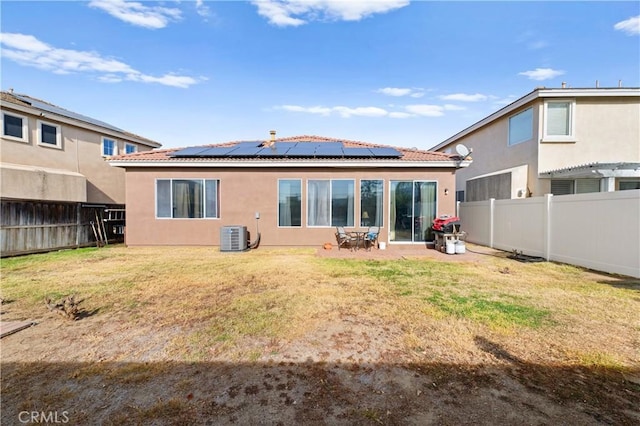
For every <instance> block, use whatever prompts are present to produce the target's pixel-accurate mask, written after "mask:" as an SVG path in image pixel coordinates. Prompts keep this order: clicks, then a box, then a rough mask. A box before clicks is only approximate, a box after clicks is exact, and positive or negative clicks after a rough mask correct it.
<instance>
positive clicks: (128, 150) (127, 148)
mask: <svg viewBox="0 0 640 426" xmlns="http://www.w3.org/2000/svg"><path fill="white" fill-rule="evenodd" d="M134 152H138V147H137V146H136V145H134V144H131V143H125V144H124V153H125V154H133V153H134Z"/></svg>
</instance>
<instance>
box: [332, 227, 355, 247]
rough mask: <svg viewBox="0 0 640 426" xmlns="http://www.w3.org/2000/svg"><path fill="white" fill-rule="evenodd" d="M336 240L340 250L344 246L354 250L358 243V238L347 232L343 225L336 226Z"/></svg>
mask: <svg viewBox="0 0 640 426" xmlns="http://www.w3.org/2000/svg"><path fill="white" fill-rule="evenodd" d="M336 241H337V242H338V250H340V249H341V248H342V247H346V248H348V249H349V250H352V249H353V246H354V245H355V244H356V239H355V238H354V237H353V236H352V235H351V234H349V233H347V231H345V230H344V227H343V226H336Z"/></svg>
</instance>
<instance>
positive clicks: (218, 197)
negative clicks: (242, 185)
mask: <svg viewBox="0 0 640 426" xmlns="http://www.w3.org/2000/svg"><path fill="white" fill-rule="evenodd" d="M175 180H193V181H201V182H202V190H203V194H202V195H203V200H204V201H203V206H202V209H203V210H202V217H173V213H174V208H173V181H175ZM159 181H169V200H170V202H171V217H164V216H158V182H159ZM206 181H217V182H218V185H217V189H216V191H217V193H216V203H217V205H216V216H215V217H207V200H206V197H207V189H206ZM221 186H222V182H221V180H220V179H219V178H199V179H194V178H156V179H155V181H154V188H153V191H154V194H155V197H154V206H153V210H154V216H155V218H156V219H157V220H220V217H221V212H222V210H221V207H220V206H221V205H222V197H221V195H220V187H221Z"/></svg>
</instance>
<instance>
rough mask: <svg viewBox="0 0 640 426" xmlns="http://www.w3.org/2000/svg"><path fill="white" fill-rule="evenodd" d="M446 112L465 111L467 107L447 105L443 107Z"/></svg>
mask: <svg viewBox="0 0 640 426" xmlns="http://www.w3.org/2000/svg"><path fill="white" fill-rule="evenodd" d="M443 108H444V109H445V110H446V111H464V110H465V109H467V108H465V107H463V106H460V105H452V104H445V105H444V107H443Z"/></svg>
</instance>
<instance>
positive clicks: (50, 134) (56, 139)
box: [38, 120, 62, 148]
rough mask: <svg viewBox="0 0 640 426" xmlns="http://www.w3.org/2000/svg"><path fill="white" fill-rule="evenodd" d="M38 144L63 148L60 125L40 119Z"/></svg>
mask: <svg viewBox="0 0 640 426" xmlns="http://www.w3.org/2000/svg"><path fill="white" fill-rule="evenodd" d="M38 144H39V145H42V146H49V147H52V148H62V137H61V135H60V126H58V125H57V124H53V123H45V122H44V121H40V120H38Z"/></svg>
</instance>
